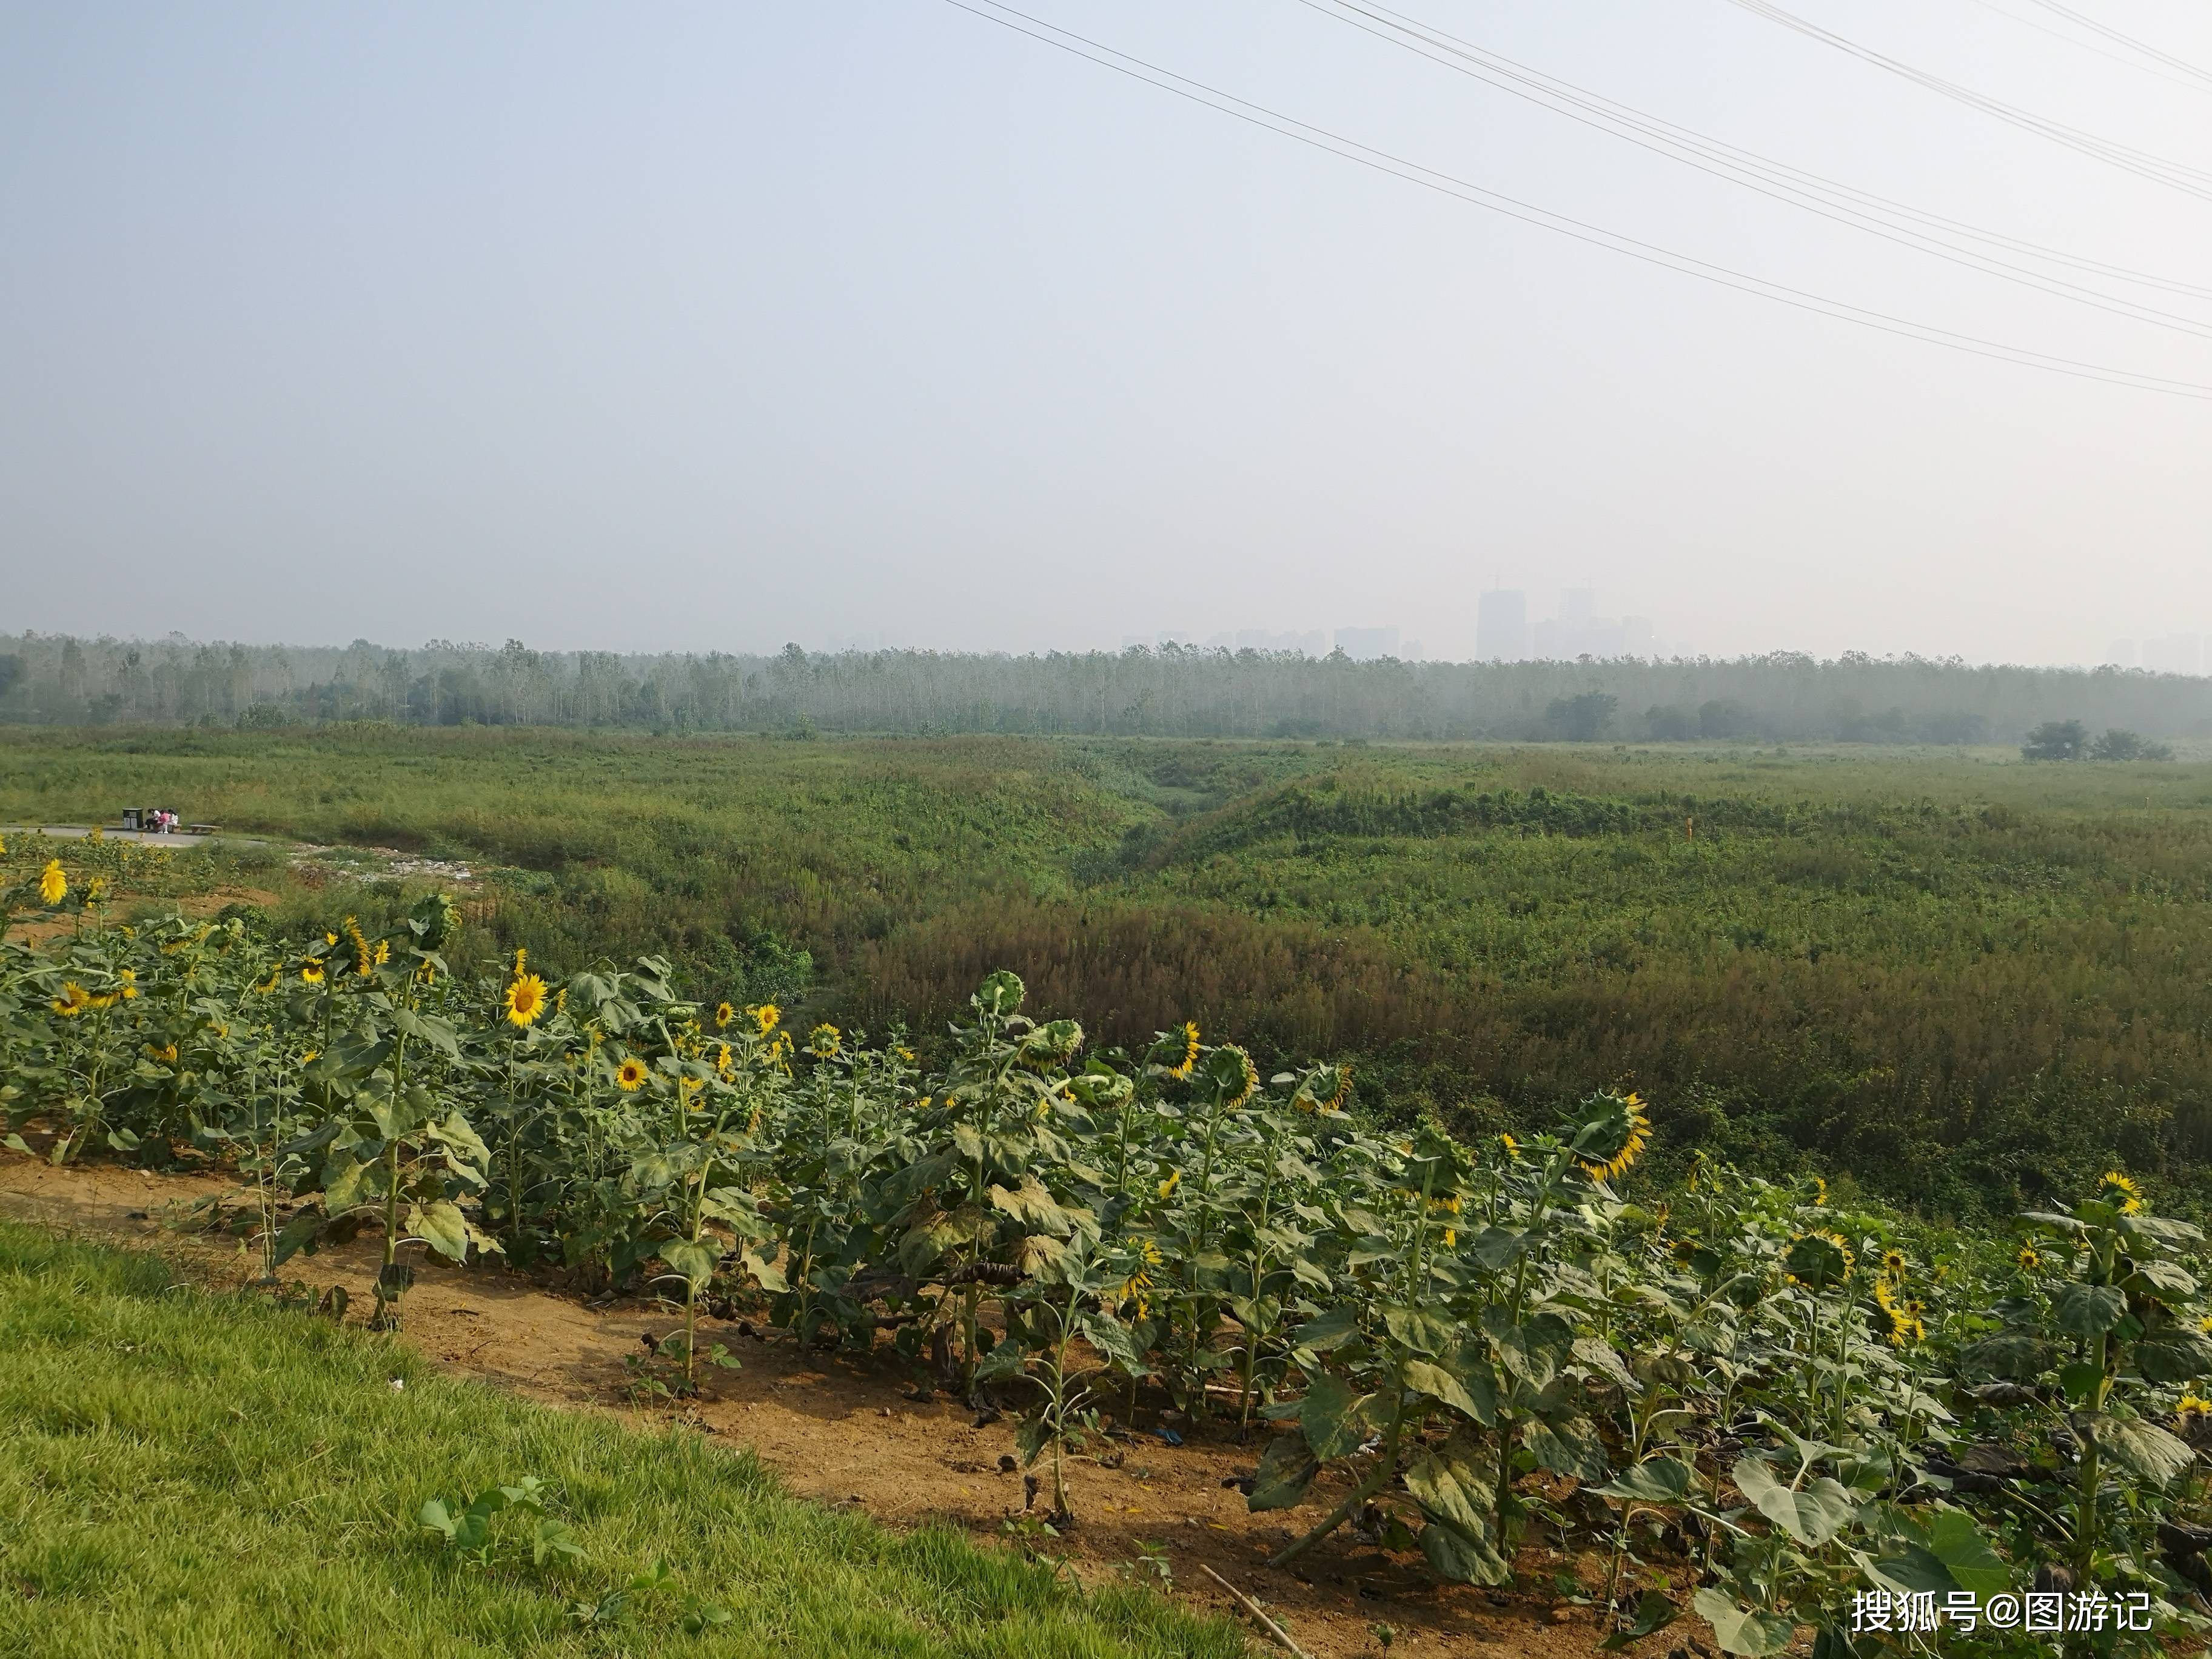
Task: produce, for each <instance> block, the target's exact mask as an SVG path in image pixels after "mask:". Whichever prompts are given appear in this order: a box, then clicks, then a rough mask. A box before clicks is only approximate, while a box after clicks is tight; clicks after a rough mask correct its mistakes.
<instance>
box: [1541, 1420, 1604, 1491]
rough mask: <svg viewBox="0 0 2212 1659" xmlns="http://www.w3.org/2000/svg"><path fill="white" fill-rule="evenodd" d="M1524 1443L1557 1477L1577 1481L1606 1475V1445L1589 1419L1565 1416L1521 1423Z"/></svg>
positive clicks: (1601, 1477)
mask: <svg viewBox="0 0 2212 1659" xmlns="http://www.w3.org/2000/svg"><path fill="white" fill-rule="evenodd" d="M1521 1443H1522V1445H1524V1446H1526V1447H1527V1448H1528V1450H1529V1453H1530V1455H1533V1456H1534V1458H1535V1460H1536V1462H1538V1463H1540V1464H1541V1465H1542V1466H1543V1467H1544V1468H1547V1469H1549V1470H1551V1471H1552V1473H1553V1474H1571V1475H1573V1476H1574V1477H1575V1478H1576V1479H1577V1480H1603V1479H1605V1477H1606V1474H1607V1465H1606V1459H1605V1443H1604V1442H1603V1441H1601V1440H1600V1439H1599V1438H1598V1433H1597V1426H1596V1425H1595V1424H1593V1423H1592V1422H1591V1421H1590V1420H1589V1419H1588V1418H1587V1417H1578V1416H1575V1415H1571V1414H1563V1415H1560V1416H1557V1417H1552V1418H1542V1417H1528V1418H1523V1419H1522V1422H1521Z"/></svg>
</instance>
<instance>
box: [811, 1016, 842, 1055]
mask: <svg viewBox="0 0 2212 1659" xmlns="http://www.w3.org/2000/svg"><path fill="white" fill-rule="evenodd" d="M844 1041H845V1038H844V1034H843V1033H842V1031H840V1030H838V1029H837V1028H836V1026H834V1025H829V1024H822V1025H817V1026H816V1027H815V1028H814V1029H813V1030H811V1031H810V1032H808V1033H807V1034H806V1047H807V1049H808V1051H809V1052H810V1053H811V1054H813V1055H814V1057H815V1058H816V1059H817V1060H828V1059H829V1057H830V1056H831V1055H833V1054H836V1052H837V1050H838V1049H839V1048H842V1046H843V1045H844Z"/></svg>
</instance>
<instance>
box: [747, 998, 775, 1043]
mask: <svg viewBox="0 0 2212 1659" xmlns="http://www.w3.org/2000/svg"><path fill="white" fill-rule="evenodd" d="M745 1012H747V1013H749V1014H750V1015H751V1016H752V1017H753V1024H756V1025H757V1026H759V1027H760V1034H761V1035H762V1036H767V1035H768V1034H769V1032H770V1031H773V1030H775V1023H776V1021H778V1020H780V1019H781V1018H783V1010H782V1009H781V1008H779V1007H777V1006H775V1004H774V1003H773V1002H763V1003H762V1004H761V1005H760V1006H759V1007H757V1008H748V1009H746V1010H745Z"/></svg>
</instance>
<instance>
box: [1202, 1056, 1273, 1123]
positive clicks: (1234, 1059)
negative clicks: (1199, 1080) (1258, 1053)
mask: <svg viewBox="0 0 2212 1659" xmlns="http://www.w3.org/2000/svg"><path fill="white" fill-rule="evenodd" d="M1206 1082H1207V1083H1209V1084H1211V1085H1212V1087H1213V1091H1214V1094H1215V1095H1216V1097H1218V1099H1219V1100H1220V1102H1221V1103H1222V1104H1223V1105H1225V1106H1226V1107H1227V1108H1228V1109H1230V1110H1231V1111H1232V1112H1233V1111H1235V1110H1236V1109H1237V1108H1238V1107H1239V1106H1242V1105H1243V1103H1245V1102H1246V1101H1248V1100H1249V1099H1251V1098H1252V1096H1253V1093H1254V1091H1256V1090H1257V1089H1258V1088H1259V1086H1260V1068H1259V1067H1258V1066H1255V1065H1254V1064H1253V1063H1252V1056H1251V1055H1249V1054H1246V1053H1245V1052H1244V1051H1243V1049H1242V1048H1238V1047H1237V1045H1236V1044H1235V1043H1233V1042H1227V1043H1224V1044H1223V1045H1222V1046H1221V1047H1220V1048H1216V1049H1215V1050H1214V1051H1213V1052H1212V1054H1208V1055H1206Z"/></svg>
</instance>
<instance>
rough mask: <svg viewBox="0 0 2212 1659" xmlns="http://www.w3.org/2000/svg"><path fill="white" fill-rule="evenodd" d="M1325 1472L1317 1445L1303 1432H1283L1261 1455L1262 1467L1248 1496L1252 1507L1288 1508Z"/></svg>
mask: <svg viewBox="0 0 2212 1659" xmlns="http://www.w3.org/2000/svg"><path fill="white" fill-rule="evenodd" d="M1320 1472H1321V1464H1320V1463H1319V1462H1316V1460H1315V1457H1314V1455H1313V1449H1312V1448H1310V1446H1308V1445H1307V1444H1306V1437H1305V1436H1304V1435H1303V1434H1279V1435H1277V1436H1276V1437H1274V1438H1273V1440H1270V1441H1269V1442H1268V1443H1267V1450H1266V1451H1265V1452H1264V1453H1262V1454H1261V1458H1260V1468H1259V1471H1258V1472H1257V1473H1256V1474H1254V1475H1253V1477H1252V1495H1251V1496H1250V1497H1249V1498H1247V1499H1245V1507H1246V1508H1247V1509H1250V1510H1286V1509H1288V1508H1290V1507H1291V1504H1295V1503H1297V1501H1298V1500H1299V1499H1300V1498H1304V1496H1305V1495H1306V1488H1307V1487H1308V1486H1311V1485H1313V1478H1314V1476H1315V1475H1316V1474H1319V1473H1320Z"/></svg>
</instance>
